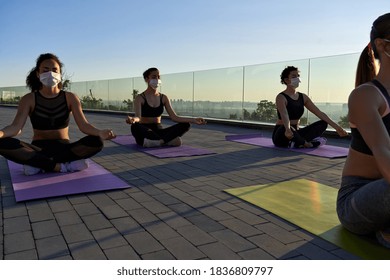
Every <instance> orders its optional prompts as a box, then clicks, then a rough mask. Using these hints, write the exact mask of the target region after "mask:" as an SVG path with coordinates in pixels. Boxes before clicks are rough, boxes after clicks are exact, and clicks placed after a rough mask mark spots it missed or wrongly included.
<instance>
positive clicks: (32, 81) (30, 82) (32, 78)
mask: <svg viewBox="0 0 390 280" xmlns="http://www.w3.org/2000/svg"><path fill="white" fill-rule="evenodd" d="M47 59H53V60H54V61H55V62H57V63H58V65H59V66H60V73H62V67H63V66H64V65H63V64H62V62H61V61H60V59H59V58H58V57H57V56H56V55H54V54H52V53H44V54H41V55H40V56H39V57H38V58H37V63H36V65H35V67H34V68H32V69H31V70H30V72H29V73H28V75H27V78H26V84H27V87H29V88H30V89H31V91H37V90H40V89H41V88H42V87H43V85H42V83H41V81H40V80H39V77H38V75H37V72H38V70H39V67H40V66H41V63H42V62H43V61H44V60H47ZM58 88H59V89H62V82H60V83H59V84H58Z"/></svg>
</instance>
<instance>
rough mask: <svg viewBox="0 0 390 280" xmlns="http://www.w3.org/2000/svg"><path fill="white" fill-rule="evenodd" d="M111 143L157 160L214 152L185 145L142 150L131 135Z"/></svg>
mask: <svg viewBox="0 0 390 280" xmlns="http://www.w3.org/2000/svg"><path fill="white" fill-rule="evenodd" d="M111 141H113V142H115V143H117V144H119V145H124V146H127V147H129V148H132V149H135V150H138V151H141V152H144V153H146V154H149V155H152V156H155V157H158V158H172V157H188V156H200V155H210V154H215V153H214V152H212V151H210V150H207V149H201V148H195V147H190V146H186V145H182V146H179V147H172V146H162V147H155V148H144V147H140V146H139V145H137V144H136V142H135V139H134V137H133V136H131V135H118V136H117V137H116V138H114V139H112V140H111Z"/></svg>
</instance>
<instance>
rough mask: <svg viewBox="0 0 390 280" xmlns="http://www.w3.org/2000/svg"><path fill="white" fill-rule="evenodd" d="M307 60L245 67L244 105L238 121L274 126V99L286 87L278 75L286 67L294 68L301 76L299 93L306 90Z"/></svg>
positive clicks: (275, 117) (275, 116) (275, 115)
mask: <svg viewBox="0 0 390 280" xmlns="http://www.w3.org/2000/svg"><path fill="white" fill-rule="evenodd" d="M308 65H309V60H296V61H288V62H279V63H270V64H263V65H253V66H246V67H245V77H244V104H243V110H242V114H241V115H240V119H244V120H245V121H255V122H261V123H272V124H274V123H275V121H276V119H277V114H276V105H275V98H276V95H277V94H278V93H280V92H282V91H283V90H285V88H286V86H285V85H284V84H281V82H280V74H281V73H282V71H283V70H284V68H286V67H287V66H295V67H297V68H298V69H299V71H300V75H301V84H300V85H299V91H302V92H305V91H307V88H308V75H309V72H308Z"/></svg>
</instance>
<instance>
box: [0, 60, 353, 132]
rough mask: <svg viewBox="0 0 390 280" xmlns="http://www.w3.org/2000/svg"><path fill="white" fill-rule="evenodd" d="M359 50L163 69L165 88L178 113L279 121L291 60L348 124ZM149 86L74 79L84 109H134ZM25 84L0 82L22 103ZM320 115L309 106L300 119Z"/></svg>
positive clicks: (5, 98) (136, 81)
mask: <svg viewBox="0 0 390 280" xmlns="http://www.w3.org/2000/svg"><path fill="white" fill-rule="evenodd" d="M358 58H359V54H358V53H354V54H346V55H339V56H330V57H320V58H311V59H303V60H295V61H285V62H277V63H268V64H259V65H250V66H242V67H230V68H223V69H212V70H204V71H194V72H186V73H175V74H164V73H161V80H162V85H161V89H160V90H161V92H163V93H165V94H166V95H167V96H168V97H169V99H170V100H171V103H172V107H173V108H174V110H175V111H176V113H177V114H178V115H182V116H200V117H204V118H207V119H219V120H227V121H232V122H233V121H234V122H254V123H265V124H268V123H269V124H274V122H275V121H276V117H277V116H276V108H275V97H276V95H277V94H278V93H279V92H281V91H283V90H284V89H285V86H284V85H282V84H281V83H280V73H281V72H282V70H283V69H284V68H285V67H286V66H289V65H292V66H295V67H298V68H299V70H300V75H301V84H300V86H299V88H298V90H299V91H301V92H304V93H306V94H308V95H309V96H310V98H311V99H312V100H313V102H314V103H315V104H316V105H317V106H318V107H319V108H320V109H321V110H322V111H324V112H325V113H326V114H328V116H329V117H330V118H332V119H333V120H334V121H335V122H337V123H339V124H340V125H342V126H343V127H346V128H347V127H348V123H347V122H346V115H347V100H348V95H349V93H350V92H351V90H352V89H353V87H354V79H355V69H356V65H357V61H358ZM145 89H146V85H145V82H144V80H143V78H142V77H132V78H123V79H111V80H98V81H86V82H71V83H70V85H69V87H68V90H69V91H72V92H74V93H76V94H77V95H78V96H79V98H80V100H81V102H82V105H83V108H85V109H95V110H110V111H123V112H132V111H133V99H134V96H135V95H136V94H138V93H141V92H143V91H144V90H145ZM26 92H27V89H26V87H24V86H19V87H0V98H1V103H2V104H10V103H11V104H17V103H18V101H19V99H20V97H21V96H23V95H24V94H25V93H26ZM315 120H317V118H316V116H314V115H312V114H311V113H309V112H307V110H306V111H305V115H304V117H303V118H302V121H301V124H307V123H312V122H314V121H315Z"/></svg>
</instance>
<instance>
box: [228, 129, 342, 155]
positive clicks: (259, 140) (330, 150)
mask: <svg viewBox="0 0 390 280" xmlns="http://www.w3.org/2000/svg"><path fill="white" fill-rule="evenodd" d="M226 140H228V141H234V142H239V143H244V144H251V145H255V146H261V147H265V148H271V149H277V150H284V151H292V152H297V153H304V154H308V155H313V156H319V157H326V158H339V157H346V156H347V155H348V148H343V147H337V146H331V145H323V146H320V147H318V148H313V149H294V148H280V147H276V146H275V145H274V144H273V143H272V139H271V138H268V137H262V136H261V135H260V134H248V135H227V136H226Z"/></svg>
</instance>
